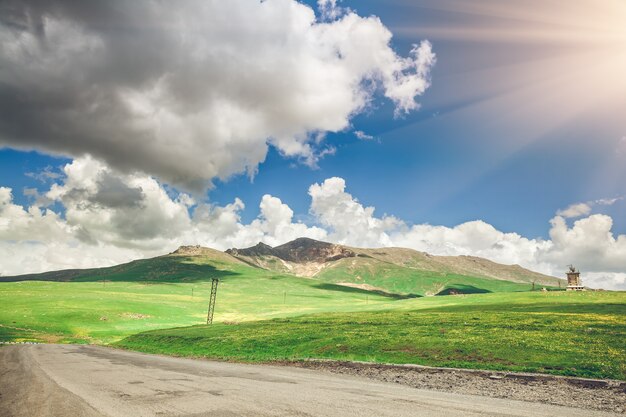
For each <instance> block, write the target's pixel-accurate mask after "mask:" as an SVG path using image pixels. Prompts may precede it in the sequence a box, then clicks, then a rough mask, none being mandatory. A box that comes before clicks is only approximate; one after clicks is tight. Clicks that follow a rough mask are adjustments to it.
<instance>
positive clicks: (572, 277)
mask: <svg viewBox="0 0 626 417" xmlns="http://www.w3.org/2000/svg"><path fill="white" fill-rule="evenodd" d="M584 290H585V287H583V283H582V280H581V279H580V271H577V270H576V268H574V267H573V266H572V265H570V267H569V271H567V291H584Z"/></svg>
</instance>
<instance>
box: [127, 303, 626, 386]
mask: <svg viewBox="0 0 626 417" xmlns="http://www.w3.org/2000/svg"><path fill="white" fill-rule="evenodd" d="M393 307H394V309H393V310H389V309H387V310H383V311H373V312H359V313H331V314H317V315H307V316H301V317H296V318H280V319H274V320H267V321H257V322H250V323H242V324H240V325H237V326H233V325H228V324H219V325H213V326H195V327H186V328H179V329H167V330H158V331H153V332H147V333H140V334H137V335H133V336H130V337H128V338H127V339H124V340H123V341H121V342H119V343H118V346H121V347H125V348H129V349H134V350H140V351H144V352H150V353H165V354H175V355H182V356H203V357H208V358H219V359H236V360H244V361H275V360H301V359H307V358H325V359H338V360H361V361H371V362H385V363H414V364H422V365H434V366H446V367H462V368H481V369H498V370H513V371H529V372H544V373H553V374H560V375H576V376H583V377H598V378H615V379H626V344H624V340H626V293H625V292H620V293H610V292H598V293H593V292H585V293H573V292H549V293H538V292H535V293H515V294H513V293H501V294H476V295H467V296H460V297H428V298H419V299H412V300H405V301H400V302H397V303H396V304H394V306H393Z"/></svg>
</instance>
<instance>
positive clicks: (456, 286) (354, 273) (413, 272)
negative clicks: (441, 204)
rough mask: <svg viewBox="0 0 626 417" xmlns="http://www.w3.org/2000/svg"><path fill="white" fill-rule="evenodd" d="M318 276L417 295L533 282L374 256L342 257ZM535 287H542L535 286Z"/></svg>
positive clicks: (524, 286)
mask: <svg viewBox="0 0 626 417" xmlns="http://www.w3.org/2000/svg"><path fill="white" fill-rule="evenodd" d="M315 279H319V280H321V281H325V282H331V283H342V284H345V283H352V284H356V285H361V286H362V288H369V289H372V290H373V289H380V290H383V291H388V292H392V293H397V294H413V295H417V296H424V295H447V294H450V292H451V291H452V292H457V293H463V294H475V293H489V292H503V291H506V292H511V291H529V290H531V289H532V284H530V283H520V282H512V281H505V280H497V279H489V278H478V277H472V276H467V275H460V274H455V273H448V272H437V271H428V270H420V269H414V268H407V267H402V266H399V265H396V264H392V263H388V262H382V261H379V260H377V259H373V258H344V259H340V260H338V261H335V262H333V264H332V265H331V266H329V267H328V268H326V269H323V270H322V271H321V272H319V273H318V274H317V275H315ZM372 287H373V288H372ZM550 288H554V287H550ZM536 289H540V287H539V286H536Z"/></svg>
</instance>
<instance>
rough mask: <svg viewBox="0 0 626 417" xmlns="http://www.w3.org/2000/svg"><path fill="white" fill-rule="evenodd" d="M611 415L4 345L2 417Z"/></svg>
mask: <svg viewBox="0 0 626 417" xmlns="http://www.w3.org/2000/svg"><path fill="white" fill-rule="evenodd" d="M610 415H614V414H609V413H603V412H597V411H590V410H582V409H575V408H566V407H558V406H553V405H543V404H538V403H527V402H521V401H512V400H502V399H495V398H488V397H480V396H471V395H459V394H451V393H445V392H437V391H427V390H420V389H415V388H409V387H405V386H401V385H397V384H391V383H382V382H376V381H371V380H368V379H363V378H358V377H350V376H342V375H331V374H327V373H321V372H318V371H312V370H307V369H298V368H290V367H280V366H264V365H243V364H232V363H223V362H211V361H204V360H194V359H180V358H171V357H162V356H153V355H144V354H140V353H133V352H125V351H119V350H114V349H109V348H104V347H96V346H75V345H20V346H5V347H0V416H2V417H14V416H28V417H39V416H54V417H56V416H63V417H66V416H72V417H74V416H76V417H80V416H85V417H92V416H95V417H99V416H111V417H118V416H120V417H121V416H123V417H140V416H161V417H163V416H168V417H169V416H189V417H191V416H193V417H200V416H224V417H230V416H341V417H349V416H420V417H430V416H470V417H471V416H538V417H540V416H546V417H547V416H550V417H558V416H566V417H579V416H580V417H594V416H610Z"/></svg>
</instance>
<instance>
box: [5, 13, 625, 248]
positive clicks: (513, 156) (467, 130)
mask: <svg viewBox="0 0 626 417" xmlns="http://www.w3.org/2000/svg"><path fill="white" fill-rule="evenodd" d="M309 4H311V5H312V6H315V2H312V1H310V2H309ZM341 5H342V6H345V7H350V8H353V9H355V10H356V11H357V12H358V13H359V14H361V15H376V16H378V17H380V19H381V20H382V21H383V23H384V24H385V25H386V26H387V27H388V28H389V29H390V30H391V32H392V33H393V34H394V37H393V42H392V44H393V46H394V48H395V49H396V50H397V51H398V53H400V54H402V55H404V54H406V53H407V52H408V51H409V50H410V48H411V45H412V44H414V43H415V42H418V41H419V40H420V39H422V38H427V39H429V40H431V42H433V44H434V50H435V52H436V54H437V64H436V66H435V68H434V70H433V71H432V86H431V87H430V88H429V90H428V91H427V92H426V93H425V94H424V95H423V96H422V97H421V98H420V103H421V106H422V107H421V109H420V110H419V111H416V112H413V113H411V114H409V115H406V116H403V117H401V118H394V115H393V105H392V104H391V103H390V102H388V101H386V100H384V99H383V98H381V97H377V98H376V100H375V102H374V105H373V108H372V109H370V110H369V111H368V112H366V113H364V114H360V115H358V116H357V117H355V118H354V119H353V120H352V126H353V129H347V130H346V131H344V132H339V133H329V134H328V136H327V143H328V144H331V145H332V146H334V147H336V149H337V152H336V154H335V155H330V156H326V157H325V158H323V159H322V160H321V161H319V163H318V168H316V169H312V168H310V167H308V166H306V165H303V164H300V163H298V162H297V160H295V159H293V158H284V157H282V156H280V154H279V153H278V152H277V151H276V149H270V151H269V154H268V156H267V158H266V160H265V162H263V163H262V164H261V165H260V166H259V169H258V173H257V174H256V175H255V177H254V180H253V181H250V179H249V178H248V176H246V175H245V174H241V175H234V176H232V177H231V178H230V179H228V180H227V181H218V183H217V184H216V186H215V188H214V189H212V190H211V191H210V192H209V193H208V198H209V199H210V200H211V201H213V202H215V203H220V204H226V203H228V202H230V201H232V200H233V199H234V198H235V197H239V198H241V199H242V200H243V201H244V202H246V203H248V204H247V207H246V209H245V211H244V212H243V213H242V215H243V218H244V220H248V221H249V220H252V219H253V218H255V217H256V216H257V215H258V208H257V206H256V202H258V201H259V200H260V198H261V197H262V196H263V195H264V194H266V193H270V194H272V195H275V196H278V197H280V198H281V199H282V200H283V201H284V202H286V203H288V205H289V206H290V207H292V209H293V210H294V211H295V212H296V213H297V214H299V215H301V216H302V218H303V219H306V218H307V212H308V207H309V204H310V201H309V200H310V199H309V197H308V195H307V194H306V190H307V188H308V186H309V185H311V184H312V183H314V182H320V181H322V180H324V179H325V178H328V177H333V176H339V177H342V178H344V179H346V182H347V183H348V186H349V188H350V190H351V191H352V193H353V194H354V195H355V196H358V197H359V199H360V200H361V201H362V202H363V203H364V204H366V205H372V206H374V207H376V210H377V212H379V213H380V214H382V213H387V214H393V215H395V216H398V217H400V218H402V219H405V220H406V221H408V222H414V223H423V222H427V223H431V224H442V225H447V226H454V225H456V224H459V223H462V222H465V221H469V220H476V219H482V220H484V221H486V222H488V223H491V224H493V225H494V226H496V227H497V228H498V229H500V230H503V231H515V232H518V233H520V234H522V235H525V236H529V237H544V238H547V237H548V236H547V233H548V228H549V225H548V221H549V219H550V218H552V216H553V215H554V213H555V212H556V211H557V210H559V209H562V208H564V207H566V206H568V205H569V204H572V203H576V202H580V201H588V200H596V199H601V198H613V197H618V196H621V195H625V194H626V181H623V178H624V174H625V173H626V170H625V169H624V168H623V167H621V168H620V165H622V166H624V165H626V160H624V159H621V160H620V158H617V157H615V146H616V143H617V141H618V140H619V139H620V138H621V137H622V136H623V135H626V125H625V124H624V123H622V125H621V126H616V127H614V128H612V129H607V126H602V123H603V120H602V117H601V116H602V115H601V116H600V117H598V116H597V115H588V117H589V118H590V119H591V120H584V119H583V120H571V121H570V122H569V123H568V124H566V125H564V126H557V127H556V128H553V129H551V130H550V131H547V132H545V133H544V134H542V135H541V136H538V137H533V136H532V134H531V133H530V132H529V134H528V135H527V136H525V135H524V132H520V131H519V127H520V124H522V125H523V124H526V123H528V124H532V123H533V120H532V114H530V115H526V114H523V113H522V114H520V117H519V119H518V120H515V121H514V122H513V123H510V124H507V123H505V122H503V123H501V124H500V125H495V126H494V125H493V121H494V120H498V119H500V118H507V117H509V113H510V112H512V111H514V110H515V109H516V108H517V107H521V106H524V105H526V103H516V102H515V101H511V102H510V104H511V107H509V108H507V107H502V108H499V109H497V110H498V111H497V112H484V113H483V114H478V115H477V117H474V112H473V110H472V106H474V105H476V104H477V103H480V102H481V101H482V100H484V99H485V97H489V96H490V95H495V94H497V93H499V92H500V90H504V89H505V88H507V87H508V88H513V87H512V86H515V85H516V84H518V83H523V82H524V81H525V79H524V77H522V78H521V79H516V77H515V75H514V74H513V72H511V73H510V74H508V73H507V72H506V71H503V72H501V73H498V76H499V77H503V76H506V75H507V74H508V75H509V78H507V79H505V80H504V81H502V84H503V85H502V86H501V87H499V88H500V90H496V91H495V92H494V90H493V88H492V85H491V84H492V82H493V80H492V79H489V78H480V77H479V78H478V81H479V83H477V84H474V85H467V83H468V82H470V81H475V80H476V78H474V77H473V76H472V74H473V73H475V72H476V71H480V70H485V69H489V68H493V67H496V68H497V67H500V66H505V65H515V64H516V63H519V62H524V61H525V60H531V59H537V57H538V56H541V54H545V53H548V52H549V50H550V48H548V47H545V48H544V49H545V50H546V51H547V52H546V51H542V50H540V51H539V52H534V53H529V51H528V49H529V48H530V47H534V46H535V45H532V44H531V45H530V46H529V45H526V44H524V43H521V42H516V43H511V44H506V43H505V44H504V45H503V44H502V43H501V42H494V41H490V40H483V41H465V40H463V39H455V38H453V39H450V38H449V37H446V36H441V35H440V34H439V33H437V32H432V33H429V31H428V29H423V30H419V31H418V34H419V35H420V36H415V35H412V34H406V33H405V32H406V31H402V30H401V29H402V28H406V27H414V28H416V29H419V28H420V27H422V26H426V27H439V28H445V27H450V26H451V25H455V24H457V25H459V26H461V27H462V26H463V25H465V24H474V23H476V22H481V21H482V20H484V19H485V18H484V17H483V16H472V15H470V14H464V13H461V12H458V11H454V10H448V11H442V10H438V8H437V7H436V5H434V2H432V1H411V2H407V1H393V2H385V3H382V2H379V1H358V2H356V1H344V2H343V3H342V4H341ZM468 22H469V23H468ZM539 49H541V48H539ZM481 83H482V84H481ZM451 89H459V90H465V93H464V94H463V95H462V97H458V98H457V97H455V96H454V95H451V94H450V90H451ZM545 93H546V94H550V92H548V91H546V92H545ZM533 99H534V100H538V101H541V100H542V97H534V98H533ZM464 109H468V110H467V111H464ZM614 110H615V111H617V110H618V109H614ZM554 112H555V113H558V112H559V109H554ZM525 118H526V120H525ZM607 119H610V117H607ZM598 125H600V126H598ZM354 130H361V131H363V132H365V133H366V134H368V135H371V136H374V137H375V139H374V140H371V141H363V140H359V139H357V138H356V137H355V136H354ZM607 130H609V131H608V132H607ZM68 161H69V159H68V158H55V157H51V156H50V155H47V154H45V153H41V154H40V153H34V152H16V151H14V150H12V149H7V148H4V149H3V150H2V151H0V184H2V185H4V186H8V187H11V188H13V189H14V190H18V191H17V192H15V201H17V202H19V203H20V204H26V203H27V202H28V199H27V198H26V197H24V196H23V195H21V193H20V192H19V190H22V189H23V188H25V187H35V188H42V186H43V184H42V183H41V182H40V181H37V180H35V179H33V178H29V177H26V176H25V174H26V173H28V172H38V171H40V170H43V169H44V168H46V167H48V166H51V167H59V166H62V165H64V164H66V163H67V162H68ZM603 212H606V213H607V214H610V215H611V216H612V217H613V220H614V222H615V226H614V230H615V231H616V232H618V233H624V232H626V203H623V202H622V203H620V204H615V205H613V206H611V207H603Z"/></svg>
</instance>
